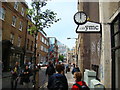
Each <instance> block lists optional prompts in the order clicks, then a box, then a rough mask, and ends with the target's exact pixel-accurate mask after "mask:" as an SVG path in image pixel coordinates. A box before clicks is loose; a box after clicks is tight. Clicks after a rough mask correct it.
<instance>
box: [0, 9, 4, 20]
mask: <svg viewBox="0 0 120 90" xmlns="http://www.w3.org/2000/svg"><path fill="white" fill-rule="evenodd" d="M0 19H1V20H5V9H4V8H3V7H1V8H0Z"/></svg>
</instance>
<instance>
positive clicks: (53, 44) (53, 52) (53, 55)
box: [48, 37, 58, 64]
mask: <svg viewBox="0 0 120 90" xmlns="http://www.w3.org/2000/svg"><path fill="white" fill-rule="evenodd" d="M48 40H49V45H50V46H49V49H48V60H51V61H53V62H54V64H55V63H58V44H57V39H56V38H55V37H48Z"/></svg>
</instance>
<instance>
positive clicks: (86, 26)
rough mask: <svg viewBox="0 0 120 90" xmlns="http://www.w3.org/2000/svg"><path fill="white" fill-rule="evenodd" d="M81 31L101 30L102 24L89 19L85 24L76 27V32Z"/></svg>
mask: <svg viewBox="0 0 120 90" xmlns="http://www.w3.org/2000/svg"><path fill="white" fill-rule="evenodd" d="M81 32H89V33H90V32H91V33H93V32H101V24H100V23H96V22H92V21H87V22H86V23H85V24H83V25H78V27H77V28H76V33H81Z"/></svg>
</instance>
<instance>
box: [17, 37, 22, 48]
mask: <svg viewBox="0 0 120 90" xmlns="http://www.w3.org/2000/svg"><path fill="white" fill-rule="evenodd" d="M21 39H22V38H21V37H20V36H18V45H17V46H18V47H20V46H21Z"/></svg>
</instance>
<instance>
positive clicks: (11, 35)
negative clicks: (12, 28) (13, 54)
mask: <svg viewBox="0 0 120 90" xmlns="http://www.w3.org/2000/svg"><path fill="white" fill-rule="evenodd" d="M10 41H11V43H12V44H13V43H14V34H13V33H11V34H10Z"/></svg>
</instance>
